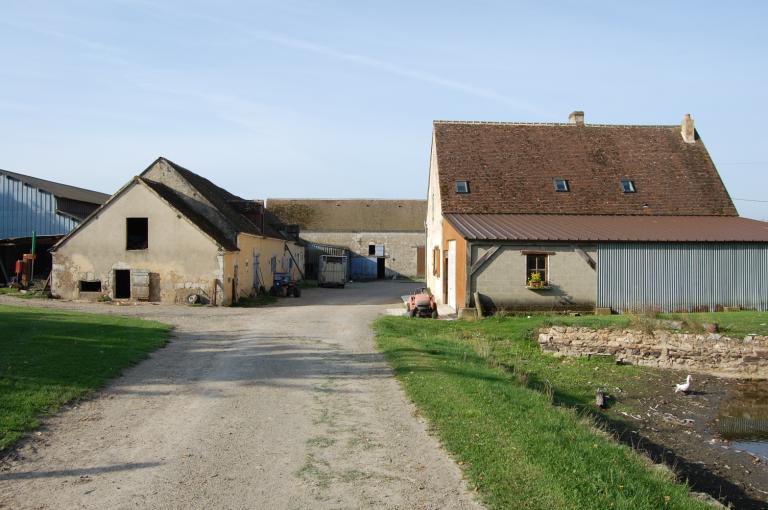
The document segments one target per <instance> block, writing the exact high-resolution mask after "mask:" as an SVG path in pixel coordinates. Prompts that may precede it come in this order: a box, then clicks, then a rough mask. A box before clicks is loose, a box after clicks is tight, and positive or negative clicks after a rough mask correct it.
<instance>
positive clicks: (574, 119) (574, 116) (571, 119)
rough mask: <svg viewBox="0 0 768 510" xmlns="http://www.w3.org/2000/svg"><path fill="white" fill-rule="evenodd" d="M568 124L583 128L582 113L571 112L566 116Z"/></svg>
mask: <svg viewBox="0 0 768 510" xmlns="http://www.w3.org/2000/svg"><path fill="white" fill-rule="evenodd" d="M568 123H569V124H573V125H575V126H583V125H584V112H582V111H578V110H577V111H575V112H571V114H570V115H569V116H568Z"/></svg>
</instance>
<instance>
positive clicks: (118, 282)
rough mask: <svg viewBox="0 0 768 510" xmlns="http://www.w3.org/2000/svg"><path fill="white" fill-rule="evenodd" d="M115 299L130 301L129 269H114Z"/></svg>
mask: <svg viewBox="0 0 768 510" xmlns="http://www.w3.org/2000/svg"><path fill="white" fill-rule="evenodd" d="M115 299H131V270H130V269H115Z"/></svg>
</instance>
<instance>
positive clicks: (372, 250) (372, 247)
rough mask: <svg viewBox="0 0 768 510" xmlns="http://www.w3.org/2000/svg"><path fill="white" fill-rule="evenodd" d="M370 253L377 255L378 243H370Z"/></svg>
mask: <svg viewBox="0 0 768 510" xmlns="http://www.w3.org/2000/svg"><path fill="white" fill-rule="evenodd" d="M368 255H376V245H375V244H369V245H368Z"/></svg>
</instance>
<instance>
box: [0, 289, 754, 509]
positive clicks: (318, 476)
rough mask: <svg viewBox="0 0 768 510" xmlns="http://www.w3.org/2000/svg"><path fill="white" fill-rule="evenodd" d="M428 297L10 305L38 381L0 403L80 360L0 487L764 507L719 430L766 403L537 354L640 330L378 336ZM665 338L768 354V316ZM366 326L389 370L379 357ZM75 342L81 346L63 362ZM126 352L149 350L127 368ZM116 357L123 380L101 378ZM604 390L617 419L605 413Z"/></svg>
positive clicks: (629, 322) (80, 494) (719, 388)
mask: <svg viewBox="0 0 768 510" xmlns="http://www.w3.org/2000/svg"><path fill="white" fill-rule="evenodd" d="M414 286H415V284H412V283H405V282H378V283H354V284H350V285H348V286H347V288H346V289H344V290H341V289H319V288H307V289H305V294H304V295H303V297H302V298H301V299H299V300H293V299H288V298H286V299H284V300H278V301H277V302H276V303H273V304H269V303H264V305H265V306H261V307H258V308H247V307H245V308H243V307H240V308H216V307H200V306H186V307H184V306H174V305H150V304H136V305H126V304H122V305H118V304H115V303H74V302H63V301H50V300H19V299H15V298H11V297H0V300H1V301H2V303H3V305H2V306H3V308H2V312H3V313H2V315H0V317H2V318H3V320H4V325H6V326H8V325H10V326H11V327H12V329H13V330H14V331H19V332H20V333H21V336H23V337H24V338H26V339H27V341H28V344H27V347H28V349H29V350H28V351H24V352H27V359H29V360H34V363H28V364H23V363H21V364H19V363H12V364H11V365H8V366H6V367H1V368H2V370H3V372H2V377H3V381H4V382H5V384H4V388H3V398H4V399H5V400H8V399H16V400H17V401H20V400H19V395H20V394H23V395H24V396H25V398H30V399H31V398H33V397H32V396H33V394H32V393H30V392H24V391H20V388H21V387H20V383H21V382H22V381H23V382H25V384H27V385H33V384H34V383H35V381H43V380H45V382H46V383H48V382H50V381H53V379H54V378H52V377H51V375H52V374H53V375H55V374H56V372H55V371H54V372H51V371H50V370H48V371H46V370H40V369H41V368H45V367H47V366H48V365H46V364H45V363H49V362H50V361H51V360H53V359H62V360H64V361H66V359H71V360H72V361H71V362H65V363H61V364H60V366H61V369H62V370H68V371H69V373H72V372H74V373H76V374H77V377H69V376H68V377H67V379H70V380H71V384H69V386H66V387H65V386H62V385H59V386H55V387H54V386H52V387H54V389H40V390H39V391H38V393H39V394H42V395H44V396H46V398H48V400H46V401H44V402H43V404H41V405H38V406H37V407H26V409H27V413H28V414H27V415H25V416H24V417H23V419H20V418H19V417H18V416H15V417H13V419H12V420H9V419H8V418H7V417H6V416H4V417H3V419H4V424H5V425H4V426H5V427H6V429H13V430H12V431H11V433H10V434H9V433H8V432H4V433H5V436H4V438H5V444H6V446H7V445H10V444H12V443H13V442H15V441H16V440H17V438H18V436H20V435H21V431H23V430H26V429H30V428H31V429H32V430H33V432H31V433H29V434H27V435H26V437H25V438H24V439H22V440H21V441H20V442H18V443H17V445H16V446H13V447H10V448H6V449H5V450H4V453H3V461H2V467H1V468H0V469H1V470H0V488H2V490H3V491H4V493H7V494H9V498H10V499H9V500H8V501H10V502H22V501H24V502H29V503H30V504H31V503H36V504H40V505H46V504H50V499H49V498H50V497H51V495H52V494H56V497H57V498H61V500H62V501H64V502H68V503H71V504H75V502H85V503H87V504H86V506H88V507H94V508H95V507H98V506H99V505H102V504H104V502H105V501H107V500H109V501H112V502H114V501H117V502H121V501H122V502H128V501H134V502H137V501H141V502H143V503H145V504H147V505H149V506H151V505H159V504H160V505H161V504H165V503H167V502H169V501H179V500H181V501H187V500H186V499H184V498H187V497H190V498H191V497H195V498H202V500H205V501H214V499H217V498H221V497H225V496H223V494H229V492H231V491H232V488H233V487H235V486H239V484H242V483H245V481H246V480H247V479H250V477H251V476H257V475H258V476H259V477H267V479H268V481H269V486H270V487H272V488H273V490H272V491H271V492H269V493H266V492H261V491H258V490H253V491H250V492H249V493H248V494H249V497H250V498H253V499H252V500H254V501H260V502H263V503H264V504H277V505H278V506H280V504H282V503H283V502H285V501H292V502H294V503H296V504H299V506H301V505H302V504H306V505H310V504H311V505H319V506H331V505H332V504H341V503H344V502H346V504H349V505H353V506H354V505H355V504H357V503H359V502H361V501H362V502H366V504H369V505H371V506H388V505H390V504H393V503H391V502H400V503H396V504H405V505H406V506H412V505H419V504H425V505H426V504H431V503H430V502H435V501H439V502H441V503H440V505H441V506H442V507H446V508H473V507H479V506H480V505H481V504H482V505H484V506H487V507H488V508H510V507H519V508H545V507H549V508H552V507H557V508H611V507H614V508H629V507H631V508H708V506H707V505H706V504H705V503H702V502H700V501H697V500H696V499H692V498H691V497H690V496H689V491H693V492H695V493H709V494H715V495H717V496H718V497H720V498H722V499H723V500H725V501H728V502H731V503H734V504H735V505H736V507H737V508H762V507H763V506H764V501H765V498H764V494H763V492H762V491H765V490H767V489H768V475H767V474H766V471H765V467H764V465H763V462H765V461H764V460H762V458H761V456H760V453H759V452H758V453H748V452H741V451H738V448H737V446H738V443H737V442H735V441H734V442H730V441H727V440H723V439H721V437H720V436H719V434H718V433H717V430H716V423H717V420H718V418H719V416H720V413H721V412H723V409H733V408H738V404H739V399H743V398H742V396H740V395H741V394H744V395H747V394H749V395H752V396H751V397H750V398H755V397H754V395H755V393H756V392H757V394H758V395H764V394H765V393H761V392H765V386H764V385H762V384H761V383H751V384H752V385H751V386H750V383H746V382H743V381H740V380H733V379H720V378H716V377H711V376H702V375H698V374H695V375H694V391H692V392H691V393H690V394H688V395H680V394H675V393H674V385H675V383H678V382H680V380H682V379H683V378H684V374H681V373H680V372H678V371H669V370H659V369H653V368H648V367H639V366H630V365H617V364H616V363H614V362H612V360H610V359H607V358H606V357H595V358H590V359H588V358H568V357H563V358H557V357H554V356H552V355H550V354H546V353H542V352H541V351H540V349H539V346H538V344H537V343H536V341H535V334H534V332H535V331H536V330H538V329H539V328H545V329H546V328H547V327H550V326H552V325H563V326H579V327H590V328H617V329H624V328H631V327H638V328H639V327H643V325H644V324H646V322H647V321H648V318H647V317H633V316H628V315H613V316H592V315H585V316H578V317H573V316H567V315H546V314H533V315H506V316H504V315H503V314H502V315H498V316H495V317H490V318H486V319H484V320H482V321H457V320H438V321H434V320H431V319H410V318H406V317H393V316H385V317H380V318H379V319H377V320H376V317H377V316H379V314H381V313H382V312H385V311H389V312H393V311H394V310H396V309H398V307H399V306H401V305H400V304H399V303H398V300H399V296H402V295H403V294H407V293H408V292H409V291H410V290H412V287H414ZM9 305H10V306H9ZM140 318H144V319H146V318H151V319H153V321H157V322H153V321H147V320H139V319H140ZM671 319H674V320H677V321H679V322H681V323H683V324H684V326H683V328H687V329H696V328H700V327H701V324H702V323H707V322H709V321H713V320H716V321H718V324H719V325H720V328H721V331H722V332H723V333H724V334H731V335H733V336H739V335H746V334H764V333H765V324H766V314H765V313H757V312H733V313H717V314H695V315H694V314H686V315H685V316H681V315H676V316H665V317H664V320H671ZM373 320H376V322H375V326H374V329H375V335H376V338H377V342H378V346H379V349H380V350H381V352H383V354H384V357H385V358H386V360H387V361H389V364H390V366H391V367H392V370H393V371H390V369H389V368H387V366H386V364H385V362H384V357H382V356H381V355H380V354H378V353H377V349H376V348H375V346H374V339H373V335H372V333H371V332H370V331H369V330H368V324H370V322H371V321H373ZM19 322H21V323H23V324H21V325H19V324H18V323H19ZM6 323H7V324H6ZM161 323H165V324H170V325H172V326H173V327H174V332H173V333H172V335H173V337H172V341H171V342H170V344H168V345H167V346H166V347H164V348H162V349H160V350H158V351H156V352H155V353H154V354H152V355H151V357H150V359H148V360H146V361H144V362H142V363H140V364H139V365H137V366H133V367H130V368H127V369H126V368H124V367H129V366H130V365H132V364H133V363H135V361H136V360H138V359H141V358H144V357H146V356H147V353H148V352H149V351H151V350H152V349H155V348H157V347H159V346H162V345H163V344H164V343H165V338H166V336H167V334H168V333H167V332H168V329H167V327H165V326H162V325H161ZM350 324H353V325H354V326H353V327H352V328H350ZM116 331H117V332H121V333H120V334H115V332H116ZM74 336H76V337H77V338H81V339H83V340H82V341H81V342H79V343H77V345H76V349H75V350H74V351H73V354H72V356H71V357H70V358H67V357H66V356H64V357H63V358H62V357H61V355H62V353H61V348H62V347H64V346H65V345H66V346H69V345H70V344H69V343H67V342H70V343H71V342H72V338H73V337H74ZM13 338H14V339H16V340H18V338H20V337H19V336H18V335H15V336H14V337H13ZM128 338H136V339H139V338H144V339H145V340H142V341H140V342H139V343H135V342H134V343H132V344H131V348H130V349H125V347H126V340H127V339H128ZM16 340H14V341H16ZM41 342H42V343H41ZM41 345H45V346H46V349H44V350H40V349H37V347H38V346H41ZM105 346H108V348H109V349H110V350H109V351H108V352H109V353H110V357H109V358H108V359H110V360H114V361H115V362H114V363H103V361H104V358H103V356H104V354H103V353H102V351H105V350H107V349H105ZM57 349H58V350H57ZM18 352H19V353H22V351H18ZM35 353H37V354H35ZM41 353H47V354H46V356H43V358H40V356H41ZM89 353H90V355H89ZM94 355H95V357H94ZM35 356H38V357H35ZM17 359H19V358H17ZM117 360H120V362H119V363H118V362H117ZM44 362H45V363H44ZM88 365H91V366H90V369H89V368H88ZM19 366H21V367H22V368H21V369H20V368H18V367H19ZM9 367H10V368H9ZM13 367H16V368H15V369H14V368H13ZM49 368H50V367H49ZM94 368H99V369H100V370H102V372H98V373H97V371H95V370H93V369H94ZM35 370H37V372H35ZM123 370H124V374H123V375H122V376H118V377H117V378H116V379H112V380H111V382H107V383H106V386H105V385H104V384H105V381H106V380H107V379H108V378H110V377H114V376H115V375H117V374H118V373H120V372H121V371H123ZM393 373H394V375H395V376H396V378H397V379H398V380H399V381H400V383H401V387H402V388H403V390H404V391H405V395H407V397H408V398H409V399H411V400H412V401H413V404H415V407H413V405H412V404H410V403H408V402H407V401H406V399H405V398H404V395H403V393H402V391H401V390H400V389H399V388H398V386H397V385H396V384H393V383H394V380H393V379H392V378H391V375H392V374H393ZM9 381H11V382H10V383H9ZM78 381H79V382H80V384H79V385H78ZM598 387H600V388H602V389H603V390H604V391H605V393H606V397H607V409H604V410H599V409H597V408H596V407H595V405H594V398H595V389H596V388H598ZM14 388H15V389H16V393H13V391H10V390H12V389H14ZM9 389H10V390H9ZM750 392H751V393H750ZM34 395H35V396H34V398H38V397H37V396H36V395H37V394H34ZM72 398H75V400H74V401H72V400H70V399H72ZM757 398H758V400H759V398H760V397H757ZM68 400H70V402H69V403H65V402H66V401H68ZM60 404H63V408H62V411H61V412H60V413H58V414H50V413H48V412H47V410H53V409H55V408H56V406H58V405H60ZM747 404H748V405H750V406H752V408H754V407H755V406H754V404H755V401H749V402H747ZM17 407H23V406H17ZM299 409H306V410H307V411H306V412H300V413H299V414H297V413H298V412H299V411H298V410H299ZM255 416H258V418H252V417H255ZM14 420H15V421H14ZM38 421H39V423H38ZM9 424H10V425H9ZM35 427H37V428H35ZM174 431H176V432H178V433H174ZM269 444H272V445H274V446H273V447H272V448H265V446H266V445H269ZM234 452H239V453H234ZM392 452H396V454H395V455H394V456H393V454H392ZM659 463H662V464H664V465H666V466H669V467H668V468H663V467H659ZM267 465H269V466H272V467H271V468H270V469H269V470H266V471H265V470H264V466H267ZM654 466H655V467H654ZM211 477H212V478H211ZM148 480H155V481H154V482H148ZM167 480H177V482H178V483H177V486H178V487H176V486H174V485H173V484H168V483H166V482H165V481H167ZM147 483H149V485H150V489H151V491H149V492H147V488H146V484H147ZM174 483H175V482H174ZM54 486H56V487H63V488H60V489H57V491H54V490H53V487H54ZM115 486H120V487H121V489H120V492H119V494H118V493H116V492H115V491H114V489H113V488H114V487H115ZM289 486H290V487H289ZM182 487H183V491H182ZM184 491H187V492H184ZM30 494H34V495H35V496H34V497H32V498H31V499H30V496H29V495H30ZM116 494H118V495H116ZM702 497H703V496H702ZM20 498H25V499H20ZM105 498H106V499H105ZM114 498H117V499H114ZM226 498H229V499H227V501H228V502H230V503H232V504H236V502H237V500H236V499H232V498H234V496H226ZM189 501H191V500H189ZM21 506H22V507H23V505H21Z"/></svg>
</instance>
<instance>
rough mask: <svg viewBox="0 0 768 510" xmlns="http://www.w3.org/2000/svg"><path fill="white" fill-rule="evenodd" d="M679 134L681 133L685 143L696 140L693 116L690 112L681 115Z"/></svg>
mask: <svg viewBox="0 0 768 510" xmlns="http://www.w3.org/2000/svg"><path fill="white" fill-rule="evenodd" d="M680 134H681V135H683V140H684V141H685V143H695V142H696V127H695V126H694V124H693V118H692V117H691V114H690V113H686V114H685V117H683V123H682V124H681V125H680Z"/></svg>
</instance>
